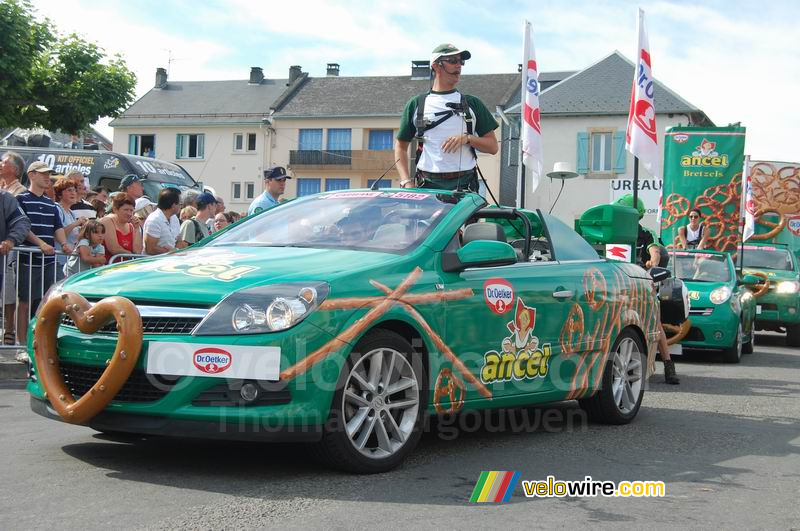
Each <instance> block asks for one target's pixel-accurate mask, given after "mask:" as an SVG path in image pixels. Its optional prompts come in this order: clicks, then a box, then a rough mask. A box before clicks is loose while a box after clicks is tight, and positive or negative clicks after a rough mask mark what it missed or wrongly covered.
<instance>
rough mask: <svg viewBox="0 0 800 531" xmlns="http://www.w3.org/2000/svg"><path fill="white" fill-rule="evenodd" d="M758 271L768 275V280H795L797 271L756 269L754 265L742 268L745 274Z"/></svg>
mask: <svg viewBox="0 0 800 531" xmlns="http://www.w3.org/2000/svg"><path fill="white" fill-rule="evenodd" d="M754 272H758V273H764V274H765V275H767V276H768V277H769V281H770V282H780V281H781V280H797V271H783V270H777V269H757V268H754V267H746V268H744V270H743V273H744V274H745V275H749V274H751V273H754Z"/></svg>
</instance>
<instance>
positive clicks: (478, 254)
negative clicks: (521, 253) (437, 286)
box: [443, 240, 517, 271]
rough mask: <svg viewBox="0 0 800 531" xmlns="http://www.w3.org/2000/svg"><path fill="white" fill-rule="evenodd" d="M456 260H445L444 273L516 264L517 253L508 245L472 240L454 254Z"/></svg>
mask: <svg viewBox="0 0 800 531" xmlns="http://www.w3.org/2000/svg"><path fill="white" fill-rule="evenodd" d="M455 258H456V260H445V262H444V263H443V269H444V270H445V271H463V270H464V269H466V268H468V267H494V266H503V265H512V264H516V263H517V252H516V251H515V250H514V248H513V247H511V246H510V245H509V244H507V243H505V242H498V241H493V240H474V241H471V242H469V243H467V244H466V245H465V246H464V247H462V248H460V249H459V250H458V251H456V252H455Z"/></svg>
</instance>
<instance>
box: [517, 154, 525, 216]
mask: <svg viewBox="0 0 800 531" xmlns="http://www.w3.org/2000/svg"><path fill="white" fill-rule="evenodd" d="M520 147H522V146H520ZM519 152H520V158H519V170H518V173H519V179H518V181H517V182H518V183H519V201H517V203H518V206H519V208H525V165H524V164H523V163H522V156H521V155H522V149H520V150H519Z"/></svg>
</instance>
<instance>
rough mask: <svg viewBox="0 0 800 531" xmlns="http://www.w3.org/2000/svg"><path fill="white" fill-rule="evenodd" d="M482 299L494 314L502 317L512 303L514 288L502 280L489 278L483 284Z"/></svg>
mask: <svg viewBox="0 0 800 531" xmlns="http://www.w3.org/2000/svg"><path fill="white" fill-rule="evenodd" d="M483 299H484V300H485V301H486V304H487V305H488V306H489V308H490V309H491V310H492V311H493V312H494V313H496V314H498V315H502V314H504V313H506V312H508V311H509V310H511V306H512V305H513V303H514V287H513V286H512V285H511V283H510V282H509V281H508V280H506V279H503V278H490V279H489V280H487V281H486V282H484V284H483Z"/></svg>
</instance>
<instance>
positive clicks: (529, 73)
mask: <svg viewBox="0 0 800 531" xmlns="http://www.w3.org/2000/svg"><path fill="white" fill-rule="evenodd" d="M522 40H523V63H522V64H523V68H522V135H521V136H522V163H523V164H525V169H526V170H527V171H526V174H530V176H531V186H530V191H531V192H533V191H535V190H536V188H537V187H538V186H539V180H540V179H541V176H542V168H543V167H544V163H543V160H542V122H541V118H540V114H539V68H538V67H537V66H536V50H534V48H533V29H532V27H531V23H530V22H528V21H527V20H526V21H525V27H524V35H523V37H522Z"/></svg>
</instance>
